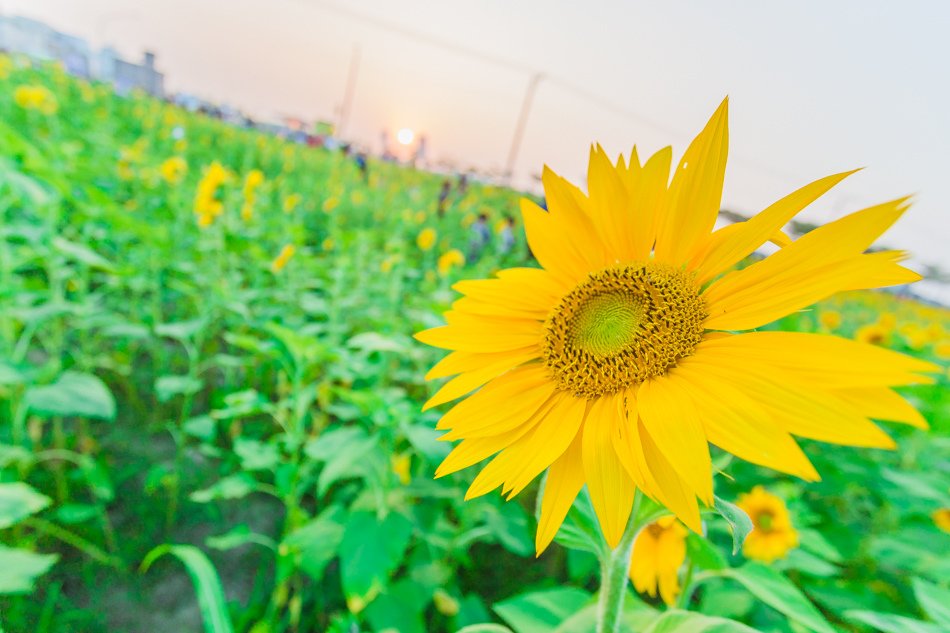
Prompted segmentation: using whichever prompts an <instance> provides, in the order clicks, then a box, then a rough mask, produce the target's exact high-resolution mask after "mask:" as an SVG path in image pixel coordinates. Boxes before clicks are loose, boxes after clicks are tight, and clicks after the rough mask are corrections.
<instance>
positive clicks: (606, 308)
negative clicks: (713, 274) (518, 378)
mask: <svg viewBox="0 0 950 633" xmlns="http://www.w3.org/2000/svg"><path fill="white" fill-rule="evenodd" d="M706 316H707V313H706V306H705V303H704V302H703V300H702V299H701V298H700V296H699V288H698V287H697V286H696V284H695V283H694V282H693V280H692V277H691V276H690V275H688V274H687V273H685V272H684V271H682V270H679V269H676V268H673V267H671V266H665V265H661V264H653V263H646V264H631V265H627V266H619V267H616V268H608V269H606V270H603V271H600V272H596V273H591V274H590V275H589V276H588V278H587V279H586V280H585V281H584V282H582V283H581V284H579V285H578V286H577V287H576V288H574V290H572V291H571V292H570V293H568V294H567V295H566V296H565V297H564V298H563V299H561V301H560V303H559V304H558V305H557V307H556V308H555V309H554V311H553V312H552V313H551V316H550V317H549V318H548V321H547V323H546V334H545V338H544V358H545V361H546V363H547V365H548V367H549V368H550V369H551V372H552V374H553V377H554V380H555V381H556V382H557V383H558V386H559V387H560V388H561V389H563V390H566V391H570V392H571V393H573V394H574V395H576V396H578V397H596V396H601V395H605V394H610V393H617V392H619V391H622V390H624V389H626V388H628V387H631V386H633V385H636V384H639V383H641V382H643V381H644V380H647V379H648V378H651V377H654V376H661V375H663V374H665V373H666V372H667V371H668V370H669V369H670V368H671V367H673V366H674V365H676V362H677V361H678V360H680V359H681V358H683V357H685V356H688V355H689V354H690V353H691V352H692V351H693V349H694V348H695V347H696V345H697V344H698V343H699V341H700V340H702V335H703V329H704V328H703V321H704V320H705V318H706Z"/></svg>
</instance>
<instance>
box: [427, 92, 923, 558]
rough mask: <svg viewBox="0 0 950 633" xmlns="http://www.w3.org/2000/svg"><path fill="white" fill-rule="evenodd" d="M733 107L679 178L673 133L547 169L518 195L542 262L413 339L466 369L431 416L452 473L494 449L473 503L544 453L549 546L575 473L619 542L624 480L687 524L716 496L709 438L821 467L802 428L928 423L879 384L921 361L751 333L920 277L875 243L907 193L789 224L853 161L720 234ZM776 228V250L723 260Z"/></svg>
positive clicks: (853, 435)
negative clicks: (802, 230)
mask: <svg viewBox="0 0 950 633" xmlns="http://www.w3.org/2000/svg"><path fill="white" fill-rule="evenodd" d="M727 105H728V104H727V102H726V101H724V102H723V103H722V105H721V106H720V107H719V109H718V110H717V111H716V113H715V114H714V115H713V116H712V118H711V120H710V121H709V123H708V124H707V125H706V127H705V129H703V131H702V132H701V133H700V134H699V136H698V137H697V138H696V139H695V140H694V141H693V142H692V143H691V144H690V146H689V148H688V149H687V150H686V152H685V154H684V155H683V157H682V159H681V160H680V162H679V165H678V166H677V167H676V169H675V171H674V172H673V174H672V179H671V178H670V165H671V150H670V148H665V149H662V150H660V151H659V152H657V153H656V154H655V155H654V156H652V157H651V158H649V159H648V160H647V161H645V162H644V163H643V164H641V163H640V160H639V158H638V156H637V152H636V148H634V150H633V152H632V153H631V157H630V160H629V161H625V160H624V158H623V157H622V156H621V157H620V158H619V159H618V160H617V161H616V162H612V161H611V160H610V159H609V158H608V157H607V155H606V153H605V152H604V151H603V149H601V148H600V147H599V146H595V147H593V148H592V150H591V154H590V164H589V168H588V192H587V193H586V194H585V193H583V192H582V191H581V190H580V189H578V188H577V187H575V186H574V185H571V184H570V183H568V182H567V181H566V180H564V179H563V178H561V177H559V176H557V175H556V174H554V173H553V172H552V171H551V170H550V169H547V168H545V170H544V173H543V184H544V191H545V196H546V199H547V204H548V209H549V210H548V211H544V210H543V209H541V208H540V207H538V206H537V205H536V204H534V203H533V202H530V201H527V200H523V201H522V204H521V211H522V216H523V219H524V226H525V231H526V233H527V240H528V244H529V246H530V248H531V251H532V252H533V253H534V254H535V256H536V258H537V260H538V262H539V263H540V265H541V268H515V269H509V270H502V271H500V272H498V273H497V278H494V279H486V280H478V281H462V282H460V283H458V284H456V285H455V286H454V288H455V289H456V290H458V291H459V292H460V293H461V294H462V295H464V296H463V297H462V298H461V299H459V300H458V301H456V302H455V303H454V304H453V307H452V310H450V311H449V312H447V313H446V315H445V318H446V321H447V323H448V324H447V325H445V326H442V327H436V328H433V329H429V330H426V331H424V332H420V333H418V334H417V335H416V338H417V339H418V340H420V341H422V342H424V343H427V344H429V345H432V346H435V347H439V348H443V349H447V350H452V353H450V354H449V355H448V356H446V357H445V358H444V359H443V360H442V361H440V362H439V363H438V364H436V365H435V366H434V367H433V368H432V369H431V371H429V373H428V374H427V378H428V379H436V378H443V377H447V376H453V375H456V377H455V378H453V379H452V380H450V381H448V382H447V383H446V384H445V385H443V386H442V388H441V389H439V390H438V392H436V393H435V395H434V396H433V397H432V398H431V399H430V400H429V401H428V402H427V403H426V405H425V409H429V408H431V407H434V406H438V405H441V404H443V403H446V402H449V401H451V400H455V399H457V398H460V397H462V396H465V395H466V394H469V393H470V392H472V391H474V390H477V391H475V393H473V394H471V395H469V396H468V397H467V398H466V399H465V400H463V401H461V402H459V403H458V404H456V405H455V406H454V407H453V408H452V409H450V410H449V411H448V412H447V413H445V415H444V416H442V418H441V420H440V421H439V422H438V425H437V428H438V429H441V430H447V431H448V433H446V434H445V435H443V436H442V439H443V440H461V442H460V443H459V444H458V445H457V446H455V447H454V448H453V450H452V452H451V453H450V454H449V455H448V457H446V459H445V461H443V462H442V464H441V465H440V467H439V468H438V470H437V472H436V474H437V476H444V475H448V474H449V473H453V472H456V471H458V470H461V469H463V468H466V467H468V466H472V465H474V464H476V463H478V462H481V461H483V460H485V459H487V458H489V457H491V456H493V455H494V456H495V457H494V458H493V459H492V460H491V461H490V462H489V463H488V464H487V466H485V467H484V468H483V469H482V470H481V472H480V473H479V474H478V476H477V477H476V478H475V480H474V481H473V482H472V484H471V486H470V488H469V489H468V492H467V494H466V498H472V497H477V496H479V495H483V494H485V493H487V492H489V491H491V490H494V489H496V488H498V487H499V486H501V487H502V491H503V493H505V494H507V495H508V498H511V497H513V496H514V495H517V494H518V493H520V492H521V491H522V490H524V489H525V488H526V487H527V486H528V484H529V483H531V481H532V480H534V479H535V478H536V477H537V476H538V475H540V474H541V473H542V472H544V471H545V470H547V471H548V475H547V483H546V486H545V488H544V492H543V499H542V503H541V516H540V520H539V525H538V531H537V536H536V546H537V550H538V552H539V553H540V552H541V551H542V550H544V549H545V548H546V547H547V545H548V544H549V543H550V542H551V540H552V539H553V538H554V535H555V533H556V532H557V530H558V528H559V526H560V525H561V523H562V522H563V520H564V517H565V515H566V514H567V511H568V509H569V508H570V507H571V504H572V502H573V501H574V499H575V497H576V496H577V494H578V492H579V491H580V490H581V488H582V487H583V486H584V485H585V484H586V486H587V489H588V491H589V493H590V497H591V500H592V502H593V505H594V509H595V511H596V513H597V516H598V519H599V523H600V526H601V530H602V531H603V534H604V536H605V538H606V540H607V542H608V544H609V545H610V546H611V547H614V546H616V544H617V543H618V542H619V540H620V537H621V535H622V534H623V532H624V529H625V527H626V525H627V522H628V518H629V516H630V513H631V508H632V506H633V500H634V495H635V492H636V490H638V489H639V490H641V491H642V492H643V493H644V494H646V495H647V496H649V497H651V498H653V499H655V500H657V501H659V502H660V503H662V504H663V505H664V506H666V507H667V508H668V509H670V510H671V511H672V512H673V513H674V514H675V515H676V516H677V517H678V518H679V519H680V520H681V521H682V522H683V523H684V524H686V525H687V526H688V527H690V528H691V529H693V530H695V531H697V532H699V531H700V529H701V522H700V509H699V502H702V503H703V504H705V505H710V504H712V502H713V485H712V466H711V462H710V454H709V446H708V445H709V444H710V443H712V444H714V445H716V446H718V447H719V448H721V449H723V450H725V451H729V452H731V453H733V454H734V455H736V456H738V457H740V458H742V459H745V460H747V461H750V462H753V463H755V464H760V465H764V466H768V467H771V468H774V469H777V470H780V471H783V472H786V473H790V474H793V475H797V476H799V477H802V478H804V479H806V480H817V479H818V473H817V472H816V471H815V469H814V467H813V466H812V464H811V463H810V462H809V460H808V458H807V457H806V456H805V455H804V453H803V452H802V451H801V449H800V448H799V446H798V444H797V443H796V441H795V439H794V438H793V436H799V437H805V438H810V439H815V440H822V441H826V442H832V443H838V444H849V445H857V446H873V447H888V448H890V447H893V446H894V443H893V442H892V441H891V439H890V437H888V436H887V435H886V434H885V433H884V432H883V431H881V429H880V428H878V427H877V426H876V425H875V424H874V423H872V422H871V420H870V418H876V419H884V420H893V421H896V422H903V423H906V424H910V425H913V426H918V427H922V428H923V427H926V423H925V421H924V420H923V418H922V417H921V416H920V414H919V413H918V412H917V411H916V410H915V409H914V408H913V407H912V406H911V405H910V404H908V403H907V402H906V401H905V400H903V399H902V398H901V397H900V396H898V395H897V394H896V393H895V392H894V391H892V390H891V387H892V386H898V385H907V384H911V383H919V382H925V381H926V378H925V377H923V376H921V375H920V373H921V372H928V371H933V370H934V369H935V367H934V366H933V365H931V364H930V363H927V362H923V361H920V360H916V359H913V358H909V357H906V356H903V355H901V354H898V353H896V352H892V351H889V350H885V349H880V348H876V347H873V346H870V345H862V344H860V343H858V342H855V341H851V340H846V339H842V338H838V337H834V336H825V335H820V334H806V333H798V332H774V331H768V332H764V331H751V332H745V333H743V331H748V330H754V329H755V328H759V327H760V326H763V325H765V324H767V323H771V322H772V321H775V320H776V319H778V318H780V317H782V316H784V315H787V314H789V313H792V312H795V311H797V310H801V309H802V308H804V307H806V306H809V305H811V304H813V303H815V302H817V301H820V300H822V299H825V298H826V297H829V296H831V295H833V294H835V293H837V292H839V291H845V290H855V289H863V288H875V287H880V286H889V285H895V284H904V283H909V282H912V281H916V280H918V279H919V278H920V277H919V275H917V273H914V272H912V271H910V270H907V269H906V268H903V267H902V266H900V264H899V262H901V261H902V260H903V259H904V258H905V255H904V253H902V252H898V251H889V250H888V251H878V252H873V253H865V251H866V249H867V248H868V247H869V246H870V245H871V243H872V242H873V241H874V240H875V239H876V238H877V237H878V236H879V235H880V234H881V233H882V232H883V231H884V230H885V229H887V228H888V227H889V226H890V225H891V224H893V223H894V222H895V221H896V220H897V219H898V218H899V217H900V216H901V214H902V213H903V212H904V210H905V209H906V208H907V207H908V200H907V199H906V198H901V199H898V200H894V201H892V202H887V203H884V204H880V205H876V206H873V207H870V208H867V209H864V210H862V211H858V212H856V213H853V214H851V215H848V216H846V217H844V218H841V219H839V220H837V221H835V222H832V223H830V224H828V225H825V226H822V227H820V228H817V229H815V230H813V231H811V232H810V233H808V234H806V235H804V236H802V237H800V238H798V239H797V240H795V241H790V240H788V238H786V237H785V235H784V234H782V233H781V229H782V227H783V226H784V225H785V224H786V223H787V222H788V221H789V220H791V219H792V218H793V217H794V216H795V215H796V214H797V213H798V212H799V211H801V210H802V209H804V208H805V207H806V206H808V205H809V204H811V203H812V202H813V201H814V200H815V199H817V198H818V197H819V196H821V195H822V194H824V193H825V192H826V191H828V190H829V189H831V187H833V186H834V185H835V184H836V183H838V182H840V181H841V180H843V179H844V178H845V177H846V176H848V175H849V174H851V173H853V172H845V173H841V174H837V175H833V176H828V177H826V178H822V179H820V180H817V181H815V182H813V183H811V184H809V185H806V186H805V187H802V188H801V189H799V190H797V191H795V192H793V193H791V194H790V195H788V196H786V197H784V198H782V199H780V200H779V201H777V202H775V203H774V204H772V205H771V206H769V207H768V208H766V209H765V210H764V211H762V212H761V213H759V214H758V215H756V216H755V217H753V218H751V219H749V220H747V221H745V222H739V223H737V224H733V225H731V226H726V227H724V228H721V229H719V230H715V231H714V230H713V228H714V224H715V222H716V217H717V214H718V212H719V205H720V199H721V195H722V185H723V178H724V174H725V165H726V154H727V146H728V131H727V122H726V121H727ZM770 239H772V240H773V241H776V242H777V243H779V244H780V245H782V248H781V249H780V250H778V251H777V252H775V253H774V254H772V255H770V256H769V257H766V258H765V259H762V260H761V261H758V262H756V263H753V264H751V265H749V266H747V267H745V268H743V269H741V270H731V269H732V268H733V267H734V266H735V265H736V264H738V263H739V262H740V261H742V260H743V259H745V258H746V257H747V256H749V255H750V254H752V253H753V252H754V251H755V250H756V249H757V248H758V247H759V246H761V245H762V244H764V243H765V242H766V241H769V240H770Z"/></svg>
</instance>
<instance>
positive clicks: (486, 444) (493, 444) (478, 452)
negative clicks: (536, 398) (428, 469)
mask: <svg viewBox="0 0 950 633" xmlns="http://www.w3.org/2000/svg"><path fill="white" fill-rule="evenodd" d="M531 428H532V427H531V426H530V425H529V424H524V425H522V426H519V427H516V428H514V429H512V430H510V431H508V432H507V433H501V434H499V435H491V436H488V437H474V438H469V439H465V440H462V441H461V442H459V443H458V444H457V445H456V446H455V447H454V448H453V449H452V450H451V451H450V452H449V454H448V455H447V456H446V457H445V459H444V460H442V463H441V464H439V467H438V468H436V471H435V476H436V478H439V477H445V476H446V475H451V474H452V473H454V472H458V471H460V470H462V469H463V468H468V467H469V466H472V465H474V464H477V463H478V462H480V461H482V460H484V459H487V458H488V457H491V456H492V455H494V454H495V453H498V452H500V451H502V450H503V449H505V448H508V447H509V446H511V445H512V444H513V443H514V442H515V441H517V440H518V438H520V437H522V436H523V435H524V434H525V433H527V432H528V431H530V430H531ZM440 439H441V438H440Z"/></svg>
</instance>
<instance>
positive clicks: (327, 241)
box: [320, 237, 333, 252]
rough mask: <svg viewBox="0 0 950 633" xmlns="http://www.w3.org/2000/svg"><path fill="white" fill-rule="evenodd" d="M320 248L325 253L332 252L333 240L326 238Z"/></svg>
mask: <svg viewBox="0 0 950 633" xmlns="http://www.w3.org/2000/svg"><path fill="white" fill-rule="evenodd" d="M320 246H321V248H323V250H324V251H327V252H329V251H332V250H333V240H332V239H331V238H329V237H328V238H327V239H325V240H323V244H321V245H320Z"/></svg>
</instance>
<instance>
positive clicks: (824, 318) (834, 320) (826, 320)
mask: <svg viewBox="0 0 950 633" xmlns="http://www.w3.org/2000/svg"><path fill="white" fill-rule="evenodd" d="M818 322H819V323H821V327H823V328H824V329H826V330H837V329H838V328H839V327H841V313H840V312H836V311H835V310H822V311H821V312H820V313H819V314H818Z"/></svg>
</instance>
